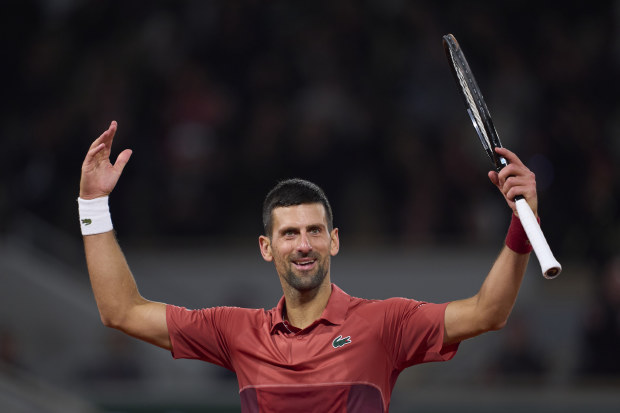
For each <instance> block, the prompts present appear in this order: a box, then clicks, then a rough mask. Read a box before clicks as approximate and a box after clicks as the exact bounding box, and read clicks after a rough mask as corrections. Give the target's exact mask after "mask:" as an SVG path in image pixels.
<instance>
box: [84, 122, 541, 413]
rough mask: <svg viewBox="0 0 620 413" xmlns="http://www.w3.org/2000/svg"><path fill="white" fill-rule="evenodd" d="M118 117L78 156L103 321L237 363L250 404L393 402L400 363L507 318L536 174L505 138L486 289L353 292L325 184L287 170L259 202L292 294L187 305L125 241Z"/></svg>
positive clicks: (439, 356)
mask: <svg viewBox="0 0 620 413" xmlns="http://www.w3.org/2000/svg"><path fill="white" fill-rule="evenodd" d="M116 129H117V124H116V122H112V123H111V125H110V127H109V128H108V130H106V131H105V132H104V133H103V134H102V135H101V136H100V137H99V138H97V139H96V140H95V141H94V142H93V144H92V145H91V147H90V149H89V151H88V153H87V155H86V158H85V159H84V163H83V165H82V176H81V182H80V196H79V199H78V203H79V211H80V224H81V229H82V234H83V238H84V246H85V252H86V260H87V264H88V271H89V274H90V280H91V283H92V288H93V291H94V295H95V299H96V301H97V306H98V308H99V313H100V315H101V320H102V322H103V324H105V325H106V326H108V327H112V328H116V329H119V330H121V331H123V332H125V333H127V334H129V335H131V336H133V337H137V338H139V339H142V340H144V341H147V342H149V343H152V344H154V345H156V346H159V347H162V348H164V349H167V350H169V351H171V353H172V356H173V357H174V358H190V359H198V360H203V361H206V362H210V363H214V364H217V365H220V366H223V367H225V368H227V369H230V370H232V371H234V372H235V373H236V375H237V378H238V383H239V393H240V398H241V410H242V411H243V412H259V411H260V412H290V411H298V412H299V411H303V412H322V413H324V412H387V411H388V409H389V405H390V396H391V392H392V389H393V387H394V384H395V382H396V379H397V377H398V375H399V374H400V372H401V371H402V370H403V369H405V368H407V367H409V366H412V365H415V364H419V363H426V362H431V361H444V360H449V359H451V358H452V357H453V356H454V355H455V353H456V351H457V348H458V345H459V343H460V342H461V341H463V340H465V339H468V338H471V337H474V336H477V335H479V334H482V333H484V332H487V331H491V330H498V329H500V328H502V327H503V326H504V325H505V323H506V321H507V319H508V316H509V314H510V312H511V310H512V307H513V305H514V303H515V300H516V297H517V293H518V291H519V288H520V285H521V281H522V278H523V275H524V272H525V268H526V266H527V262H528V258H529V253H530V251H531V248H530V246H529V244H528V242H527V237H526V235H525V233H524V231H523V228H522V227H521V225H520V221H519V219H518V218H517V219H515V218H514V208H515V206H514V203H513V202H512V201H511V199H513V198H514V197H515V196H516V195H523V196H524V197H525V198H526V200H527V201H528V203H529V205H530V206H531V207H532V210H533V211H535V212H536V211H537V195H536V182H535V178H534V175H533V174H532V173H531V172H530V171H529V170H528V169H527V168H526V167H525V166H524V165H523V163H521V161H520V160H519V158H518V157H517V156H516V155H515V154H514V153H512V152H510V151H508V150H506V149H497V152H498V153H499V154H500V155H502V156H504V157H506V159H508V161H509V162H510V165H509V166H507V167H506V168H504V169H503V170H502V171H501V172H500V173H499V174H497V173H496V172H490V173H489V178H490V179H491V181H492V182H493V183H494V184H495V185H496V186H497V187H498V188H499V190H500V191H501V193H502V194H503V195H504V197H505V199H506V201H507V203H508V205H509V206H510V207H511V208H512V209H513V219H512V222H511V224H510V227H509V230H508V235H507V237H506V245H505V246H504V247H503V248H502V250H501V253H500V254H499V256H498V258H497V260H496V261H495V263H494V264H493V266H492V267H491V270H490V272H489V274H488V275H487V277H486V279H485V281H484V283H483V284H482V287H481V288H480V290H479V292H478V293H477V294H476V295H475V296H473V297H470V298H466V299H462V300H457V301H452V302H450V303H443V304H434V303H427V302H421V301H415V300H411V299H405V298H391V299H387V300H367V299H361V298H356V297H351V296H349V295H348V294H347V293H345V292H344V291H343V290H341V289H340V288H338V287H337V286H336V285H334V284H332V282H331V274H330V260H331V257H332V256H335V255H336V254H337V253H338V250H339V248H340V242H339V238H338V228H335V227H334V225H333V222H332V210H331V207H330V204H329V201H328V200H327V198H326V197H325V194H324V193H323V191H322V190H321V189H320V188H319V187H318V186H316V185H315V184H313V183H310V182H308V181H304V180H300V179H291V180H287V181H283V182H280V183H279V184H278V185H276V186H275V187H274V188H273V189H272V190H271V191H270V192H269V194H268V195H267V197H266V199H265V202H264V205H263V223H264V230H265V233H264V235H261V236H260V237H259V247H260V252H261V254H262V256H263V258H264V259H265V260H266V261H268V262H273V264H274V265H275V269H276V272H277V274H278V277H279V280H280V284H281V286H282V290H283V292H284V295H283V297H282V299H281V300H280V302H279V303H278V304H277V306H276V307H275V308H273V309H270V310H265V309H246V308H236V307H215V308H205V309H200V310H189V309H186V308H181V307H177V306H173V305H167V304H163V303H159V302H153V301H149V300H147V299H145V298H143V297H142V296H141V295H140V293H139V292H138V288H137V286H136V282H135V280H134V278H133V276H132V274H131V272H130V269H129V266H128V264H127V262H126V260H125V258H124V256H123V253H122V251H121V249H120V247H119V244H118V243H117V240H116V238H115V234H114V231H113V228H112V221H111V218H110V213H109V210H108V195H109V194H110V193H111V192H112V190H113V189H114V187H115V185H116V183H117V182H118V179H119V177H120V176H121V173H122V171H123V168H124V167H125V165H126V164H127V162H128V161H129V158H130V156H131V150H129V149H126V150H124V151H122V152H121V153H120V154H119V155H118V157H117V160H116V162H115V163H114V164H112V163H111V162H110V150H111V146H112V141H113V139H114V135H115V133H116Z"/></svg>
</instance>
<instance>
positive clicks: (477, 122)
mask: <svg viewBox="0 0 620 413" xmlns="http://www.w3.org/2000/svg"><path fill="white" fill-rule="evenodd" d="M450 55H451V56H452V59H453V60H454V55H452V51H450ZM457 63H460V62H457ZM454 68H455V69H456V76H457V78H458V80H459V84H460V85H461V88H462V89H463V93H464V94H465V99H466V100H467V106H469V109H470V113H471V115H472V116H473V117H474V119H472V120H473V121H474V127H475V128H476V131H478V133H479V134H482V136H483V137H484V140H485V141H486V142H483V144H484V143H486V148H487V149H489V148H492V145H491V140H490V139H489V136H488V135H487V131H486V128H485V126H484V122H483V121H482V116H480V112H479V111H478V106H477V105H476V100H475V99H474V96H473V95H472V92H471V89H470V87H469V84H468V82H467V79H466V78H465V74H464V73H463V70H462V68H461V65H460V64H455V65H454Z"/></svg>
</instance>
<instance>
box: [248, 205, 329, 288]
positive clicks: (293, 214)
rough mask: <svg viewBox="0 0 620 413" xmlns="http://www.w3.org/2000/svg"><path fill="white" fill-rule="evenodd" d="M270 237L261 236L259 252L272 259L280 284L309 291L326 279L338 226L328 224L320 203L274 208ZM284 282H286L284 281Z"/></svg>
mask: <svg viewBox="0 0 620 413" xmlns="http://www.w3.org/2000/svg"><path fill="white" fill-rule="evenodd" d="M272 218H273V220H272V221H273V231H272V234H271V237H266V236H261V237H260V238H259V243H260V247H261V254H262V255H263V258H264V259H265V260H266V261H273V262H274V264H275V266H276V271H277V272H278V275H279V276H280V279H281V281H282V282H283V287H286V286H288V287H291V288H293V289H295V290H297V291H300V292H303V291H310V290H313V289H316V288H318V287H319V286H320V285H321V284H322V283H323V282H326V277H327V282H329V278H328V275H329V265H330V257H331V256H332V255H336V254H337V253H338V249H339V240H338V229H337V228H334V229H333V230H332V231H331V232H330V231H329V229H328V227H327V219H326V215H325V208H324V207H323V205H322V204H320V203H317V204H302V205H295V206H291V207H280V208H275V209H274V210H273V212H272ZM285 284H286V285H285Z"/></svg>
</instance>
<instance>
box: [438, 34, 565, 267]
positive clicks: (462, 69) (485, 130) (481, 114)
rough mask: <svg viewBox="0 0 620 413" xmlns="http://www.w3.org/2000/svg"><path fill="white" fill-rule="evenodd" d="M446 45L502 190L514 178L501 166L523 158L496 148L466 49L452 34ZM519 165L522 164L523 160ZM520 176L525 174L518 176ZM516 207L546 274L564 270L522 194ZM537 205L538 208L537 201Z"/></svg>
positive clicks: (493, 177) (508, 195) (494, 178)
mask: <svg viewBox="0 0 620 413" xmlns="http://www.w3.org/2000/svg"><path fill="white" fill-rule="evenodd" d="M443 46H444V50H445V52H446V57H447V58H448V62H449V63H450V68H451V69H452V74H453V75H454V78H455V80H456V82H457V84H458V85H459V90H460V92H461V95H462V96H463V100H464V101H465V107H466V108H467V113H468V114H469V117H470V119H471V121H472V123H473V125H474V129H476V132H477V133H478V137H479V138H480V142H481V143H482V146H483V148H484V150H485V151H486V153H487V155H488V156H489V158H490V159H491V162H493V165H494V167H495V169H496V170H497V172H498V173H499V174H498V175H497V176H496V175H494V174H489V178H491V180H492V181H493V183H495V184H496V185H498V187H499V188H500V190H502V188H504V183H505V181H506V179H510V178H511V176H510V169H513V168H510V169H507V170H506V171H504V173H502V172H501V171H502V169H504V168H505V167H507V166H508V164H509V162H508V160H512V161H514V162H518V163H520V161H519V160H518V158H517V157H516V156H513V155H514V154H512V152H510V151H507V150H505V149H504V150H501V149H500V150H499V151H496V148H501V147H502V144H501V142H500V140H499V136H498V135H497V131H496V130H495V126H494V125H493V121H492V120H491V115H490V113H489V110H488V108H487V105H486V103H485V101H484V98H483V97H482V93H481V92H480V89H479V88H478V84H477V83H476V80H475V79H474V75H473V73H472V72H471V69H470V68H469V64H468V63H467V60H466V59H465V55H464V54H463V51H462V50H461V47H460V46H459V44H458V42H457V41H456V39H455V38H454V36H453V35H451V34H447V35H445V36H443ZM498 152H499V153H498ZM502 153H503V155H502ZM507 158H508V159H507ZM517 166H519V165H517ZM520 166H522V164H521V165H520ZM521 178H522V177H516V178H515V179H521ZM506 188H507V190H506V192H504V190H502V193H503V194H504V196H505V197H506V199H507V200H508V202H509V204H510V203H511V202H513V201H511V199H513V197H512V196H511V193H510V190H513V191H514V189H512V188H514V186H513V185H509V186H507V187H506ZM511 206H512V205H511ZM514 208H516V210H517V213H518V215H519V219H520V220H521V224H522V225H523V228H524V229H525V233H526V234H527V237H528V238H529V240H530V243H531V244H532V248H533V249H534V252H535V253H536V257H538V262H539V263H540V266H541V268H542V272H543V276H544V277H545V278H548V279H551V278H555V277H557V276H558V275H559V274H560V272H561V271H562V266H561V265H560V263H559V262H558V261H557V260H556V259H555V257H554V256H553V253H552V252H551V249H550V248H549V244H548V243H547V240H546V239H545V236H544V234H543V232H542V230H541V229H540V226H539V225H538V221H537V220H536V216H535V215H534V212H533V211H532V208H531V207H530V205H528V203H527V201H526V200H525V198H524V197H523V195H516V196H514ZM534 209H536V206H535V205H534Z"/></svg>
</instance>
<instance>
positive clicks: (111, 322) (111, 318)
mask: <svg viewBox="0 0 620 413" xmlns="http://www.w3.org/2000/svg"><path fill="white" fill-rule="evenodd" d="M99 317H100V319H101V323H102V324H103V325H104V326H106V327H109V328H114V329H116V330H122V329H123V317H119V315H118V314H115V313H110V312H106V311H99Z"/></svg>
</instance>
